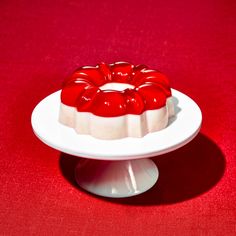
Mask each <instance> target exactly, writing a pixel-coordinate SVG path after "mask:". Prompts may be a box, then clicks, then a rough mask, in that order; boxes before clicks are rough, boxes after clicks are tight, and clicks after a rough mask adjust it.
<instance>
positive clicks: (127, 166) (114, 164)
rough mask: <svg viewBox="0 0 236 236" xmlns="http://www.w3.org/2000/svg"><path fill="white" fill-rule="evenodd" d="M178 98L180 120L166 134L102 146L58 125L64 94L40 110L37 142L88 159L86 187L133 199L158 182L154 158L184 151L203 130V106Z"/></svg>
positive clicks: (82, 178) (80, 170) (81, 178)
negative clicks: (201, 128)
mask: <svg viewBox="0 0 236 236" xmlns="http://www.w3.org/2000/svg"><path fill="white" fill-rule="evenodd" d="M172 94H173V99H174V104H175V111H176V115H175V116H174V117H172V118H171V119H170V120H169V124H168V126H167V127H166V128H165V129H163V130H161V131H158V132H155V133H150V134H148V135H146V136H144V137H143V138H123V139H118V140H100V139H96V138H93V137H91V136H89V135H78V134H77V133H76V132H75V131H74V129H72V128H68V127H66V126H64V125H62V124H60V123H59V122H58V116H59V107H60V91H57V92H55V93H53V94H51V95H49V96H48V97H46V98H45V99H43V100H42V101H41V102H40V103H39V104H38V105H37V106H36V107H35V109H34V111H33V113H32V117H31V123H32V127H33V130H34V133H35V134H36V136H37V137H38V138H39V139H40V140H41V141H42V142H44V143H45V144H47V145H48V146H50V147H52V148H55V149H57V150H59V151H61V152H64V153H68V154H70V155H74V156H78V157H83V158H81V160H80V161H79V162H78V165H77V167H76V169H75V178H76V181H77V183H78V185H79V186H80V187H82V188H83V189H85V190H87V191H88V192H91V193H93V194H96V195H100V196H105V197H113V198H121V197H131V196H134V195H138V194H140V193H143V192H145V191H147V190H148V189H150V188H151V187H152V186H153V185H154V184H155V183H156V181H157V179H158V176H159V172H158V168H157V166H156V165H155V163H154V162H153V161H152V160H151V159H149V158H150V157H154V156H158V155H161V154H164V153H168V152H171V151H173V150H175V149H178V148H180V147H182V146H184V145H185V144H187V143H188V142H190V141H191V140H192V139H193V138H194V137H195V136H196V135H197V133H198V132H199V130H200V127H201V122H202V114H201V110H200V109H199V107H198V105H197V104H196V103H195V102H194V101H193V100H192V99H191V98H189V97H188V96H186V95H185V94H183V93H181V92H179V91H177V90H175V89H172Z"/></svg>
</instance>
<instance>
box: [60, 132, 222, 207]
mask: <svg viewBox="0 0 236 236" xmlns="http://www.w3.org/2000/svg"><path fill="white" fill-rule="evenodd" d="M152 159H153V161H154V162H155V163H156V164H157V166H158V169H159V172H160V176H159V179H158V181H157V183H156V185H155V186H154V187H153V188H152V189H150V190H149V191H147V192H146V193H143V194H141V195H138V196H135V197H131V198H120V199H113V198H104V197H99V196H98V197H99V198H101V199H103V200H104V201H112V202H115V203H120V204H129V205H161V204H173V203H177V202H182V201H185V200H188V199H191V198H194V197H197V196H198V195H200V194H203V193H204V192H207V191H209V190H210V189H211V188H213V187H214V186H215V185H216V184H217V183H218V181H219V180H220V179H221V177H222V176H223V174H224V170H225V158H224V155H223V153H222V151H221V150H220V149H219V147H218V146H217V145H216V144H215V143H214V142H213V141H212V140H210V139H209V138H208V137H206V136H205V135H203V134H201V133H200V134H198V135H197V137H196V138H195V139H194V140H193V141H191V142H190V143H189V144H187V145H185V146H184V147H182V148H180V149H178V150H176V151H173V152H171V153H168V154H165V155H161V156H157V157H154V158H152ZM79 160H80V158H78V157H74V156H71V155H68V154H65V153H61V156H60V159H59V165H60V169H61V172H62V174H63V176H64V177H65V178H66V179H67V180H68V182H69V183H70V184H72V185H73V186H75V187H76V188H78V189H79V190H80V191H84V190H83V189H81V188H80V187H79V186H78V185H77V184H76V181H75V178H74V170H75V167H76V164H77V163H78V161H79ZM88 194H89V193H88Z"/></svg>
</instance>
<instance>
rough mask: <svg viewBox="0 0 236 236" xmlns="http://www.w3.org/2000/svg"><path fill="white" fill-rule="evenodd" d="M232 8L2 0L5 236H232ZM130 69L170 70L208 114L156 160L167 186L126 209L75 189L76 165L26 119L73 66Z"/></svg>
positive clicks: (175, 83) (0, 230)
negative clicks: (126, 65)
mask: <svg viewBox="0 0 236 236" xmlns="http://www.w3.org/2000/svg"><path fill="white" fill-rule="evenodd" d="M235 16H236V1H234V0H232V1H231V0H199V1H188V0H185V1H175V0H172V1H171V0H167V1H155V0H145V1H142V0H140V1H109V0H107V1H102V0H101V1H96V0H93V1H92V0H91V1H85V0H84V1H76V0H58V1H47V0H40V1H39V0H37V1H36V0H35V1H10V0H9V1H4V0H3V1H1V2H0V86H1V92H0V106H1V110H0V111H1V113H0V124H1V126H0V127H1V129H0V141H1V142H0V153H1V159H0V172H1V175H0V179H1V181H0V217H1V218H0V234H1V235H88V236H90V235H214V236H215V235H235V234H236V209H235V208H236V204H235V203H236V191H235V186H236V163H235V156H236V155H235V154H236V153H235V131H236V125H235V116H236V112H235V105H236V104H235V92H236V91H235V90H236V83H235V81H236V72H235V66H236V60H235V59H236V50H235V49H236V31H235V25H236V17H235ZM119 60H125V61H129V62H132V63H135V64H138V63H145V64H147V65H149V66H150V67H153V68H157V69H159V70H161V71H163V72H164V73H166V74H167V75H168V76H169V78H170V80H171V84H172V87H173V88H176V89H178V90H180V91H182V92H184V93H186V94H187V95H189V96H190V97H192V98H193V99H194V100H195V101H196V102H197V103H198V104H199V106H200V107H201V109H202V112H203V126H202V130H201V133H200V134H199V135H198V136H197V138H196V139H195V140H194V141H192V142H191V143H190V144H188V145H187V146H186V147H184V148H181V149H180V150H178V151H175V152H173V153H170V154H168V155H164V156H162V157H156V158H154V160H155V162H156V163H157V164H158V166H159V169H160V179H159V180H158V183H157V184H156V186H155V187H154V188H153V189H152V190H150V191H149V192H147V193H145V194H143V195H140V196H138V197H134V198H130V199H122V200H112V199H104V198H98V197H96V196H93V195H90V194H88V193H86V192H84V191H82V190H81V189H79V188H78V187H76V185H75V182H74V179H73V168H74V166H75V164H76V162H77V159H76V158H73V157H71V156H67V155H64V154H61V153H60V152H58V151H56V150H53V149H51V148H49V147H47V146H46V145H44V144H43V143H41V142H40V141H39V140H38V139H37V138H36V137H35V136H34V134H33V132H32V129H31V124H30V116H31V112H32V110H33V108H34V107H35V105H36V104H37V103H38V102H39V101H40V100H41V99H42V98H44V97H45V96H47V95H49V94H50V93H52V92H54V91H56V90H58V89H60V87H61V83H62V81H63V80H64V79H65V77H66V76H67V75H69V74H70V73H71V72H72V71H73V70H74V69H75V68H76V67H77V66H81V65H94V64H96V63H97V62H100V61H105V62H108V63H111V62H114V61H119Z"/></svg>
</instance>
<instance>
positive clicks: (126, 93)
mask: <svg viewBox="0 0 236 236" xmlns="http://www.w3.org/2000/svg"><path fill="white" fill-rule="evenodd" d="M106 83H125V84H131V85H133V86H134V88H133V89H130V88H127V89H125V90H123V91H117V90H111V89H107V90H101V89H100V88H99V87H101V86H103V85H104V84H106ZM170 96H171V90H170V86H169V81H168V79H167V77H166V76H165V75H163V74H162V73H160V72H159V71H156V70H150V69H149V68H148V67H147V66H145V65H137V66H134V65H132V64H130V63H127V62H116V63H114V64H105V63H101V64H99V65H97V66H95V67H92V66H85V67H80V68H78V69H77V70H76V71H75V72H74V73H73V75H72V76H71V77H69V78H68V79H67V80H66V81H65V82H64V84H63V88H62V92H61V102H62V103H63V104H65V105H68V106H72V107H76V108H77V110H78V111H79V112H91V113H93V114H95V115H98V116H104V117H115V116H121V115H125V114H137V115H138V114H142V113H143V112H144V111H146V110H154V109H158V108H161V107H163V106H165V105H166V99H167V98H168V97H170Z"/></svg>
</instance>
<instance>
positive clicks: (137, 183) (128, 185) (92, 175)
mask: <svg viewBox="0 0 236 236" xmlns="http://www.w3.org/2000/svg"><path fill="white" fill-rule="evenodd" d="M158 176H159V172H158V169H157V166H156V165H155V163H154V162H153V161H152V160H150V159H136V160H122V161H101V160H91V159H81V160H80V161H79V163H78V165H77V166H76V169H75V178H76V182H77V183H78V185H79V186H80V187H81V188H83V189H85V190H86V191H88V192H90V193H93V194H96V195H99V196H103V197H113V198H123V197H131V196H134V195H138V194H141V193H143V192H145V191H147V190H148V189H150V188H151V187H152V186H153V185H154V184H155V183H156V181H157V179H158Z"/></svg>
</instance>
